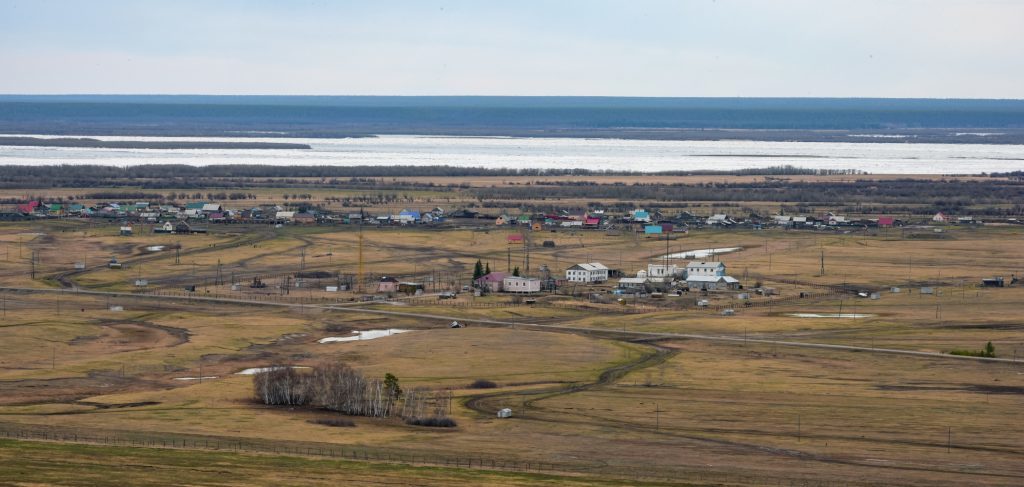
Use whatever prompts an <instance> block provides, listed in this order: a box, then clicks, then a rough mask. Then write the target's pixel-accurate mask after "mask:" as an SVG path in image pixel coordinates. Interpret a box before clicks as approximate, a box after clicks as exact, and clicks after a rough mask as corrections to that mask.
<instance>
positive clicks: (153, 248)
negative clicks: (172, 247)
mask: <svg viewBox="0 0 1024 487" xmlns="http://www.w3.org/2000/svg"><path fill="white" fill-rule="evenodd" d="M164 248H166V247H164V246H163V245H150V246H149V247H146V250H148V251H150V252H160V251H161V250H163V249H164Z"/></svg>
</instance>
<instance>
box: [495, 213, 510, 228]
mask: <svg viewBox="0 0 1024 487" xmlns="http://www.w3.org/2000/svg"><path fill="white" fill-rule="evenodd" d="M494 224H495V225H497V226H499V227H500V226H502V225H507V224H508V216H506V215H501V216H499V217H498V218H495V219H494Z"/></svg>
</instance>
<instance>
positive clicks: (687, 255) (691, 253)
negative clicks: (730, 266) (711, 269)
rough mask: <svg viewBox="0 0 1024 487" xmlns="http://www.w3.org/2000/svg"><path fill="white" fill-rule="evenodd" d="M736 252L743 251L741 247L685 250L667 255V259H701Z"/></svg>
mask: <svg viewBox="0 0 1024 487" xmlns="http://www.w3.org/2000/svg"><path fill="white" fill-rule="evenodd" d="M737 250H743V247H723V248H720V249H698V250H687V251H686V252H676V253H674V254H668V256H667V257H668V258H669V259H703V258H706V257H710V256H712V255H720V254H728V253H729V252H736V251H737Z"/></svg>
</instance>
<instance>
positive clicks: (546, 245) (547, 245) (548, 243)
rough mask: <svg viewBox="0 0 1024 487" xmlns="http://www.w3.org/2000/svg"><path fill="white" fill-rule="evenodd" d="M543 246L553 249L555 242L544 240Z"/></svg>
mask: <svg viewBox="0 0 1024 487" xmlns="http://www.w3.org/2000/svg"><path fill="white" fill-rule="evenodd" d="M543 246H544V247H548V248H554V246H555V241H554V240H545V241H544V244H543Z"/></svg>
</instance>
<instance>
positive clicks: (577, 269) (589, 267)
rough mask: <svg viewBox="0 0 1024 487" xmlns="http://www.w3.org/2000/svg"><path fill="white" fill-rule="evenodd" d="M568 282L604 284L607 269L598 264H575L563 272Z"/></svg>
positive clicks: (606, 278) (606, 277)
mask: <svg viewBox="0 0 1024 487" xmlns="http://www.w3.org/2000/svg"><path fill="white" fill-rule="evenodd" d="M565 280H566V281H569V282H604V281H607V280H608V267H606V266H605V265H604V264H602V263H600V262H590V263H587V264H576V265H574V266H572V267H570V268H568V269H566V271H565Z"/></svg>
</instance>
